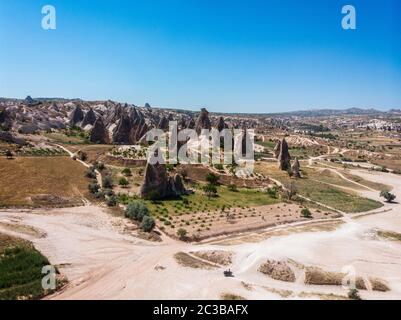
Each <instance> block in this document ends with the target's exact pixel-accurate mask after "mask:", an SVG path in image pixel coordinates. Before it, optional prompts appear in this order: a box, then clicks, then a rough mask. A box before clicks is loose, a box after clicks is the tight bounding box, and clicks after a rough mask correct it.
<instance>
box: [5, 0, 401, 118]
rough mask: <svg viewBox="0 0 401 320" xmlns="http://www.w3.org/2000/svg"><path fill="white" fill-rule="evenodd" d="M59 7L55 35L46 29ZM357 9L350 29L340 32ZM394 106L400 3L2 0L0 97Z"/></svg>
mask: <svg viewBox="0 0 401 320" xmlns="http://www.w3.org/2000/svg"><path fill="white" fill-rule="evenodd" d="M46 4H51V5H54V6H55V8H56V12H57V29H56V30H51V31H45V30H43V29H42V28H41V19H42V17H43V15H42V13H41V9H42V6H43V5H46ZM345 4H352V5H354V6H355V8H356V13H357V17H356V18H357V29H356V30H347V31H345V30H343V29H342V27H341V20H342V17H343V15H342V14H341V8H342V6H343V5H345ZM28 94H29V95H31V96H33V97H66V98H83V99H88V100H100V99H112V100H117V101H121V102H129V103H134V104H136V105H143V104H144V103H145V102H149V103H150V104H151V105H152V106H161V107H171V108H188V109H198V108H200V107H202V106H206V107H207V108H208V109H210V110H211V111H221V112H282V111H289V110H300V109H316V108H348V107H375V108H378V109H389V108H401V1H399V0H347V1H342V0H303V1H300V0H263V1H256V0H246V1H245V0H243V1H239V0H151V1H150V0H141V1H139V0H130V1H128V0H127V1H123V0H113V1H111V0H46V1H38V0H29V1H25V0H0V96H5V97H16V98H23V97H25V96H26V95H28Z"/></svg>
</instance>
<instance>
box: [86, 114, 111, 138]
mask: <svg viewBox="0 0 401 320" xmlns="http://www.w3.org/2000/svg"><path fill="white" fill-rule="evenodd" d="M89 140H90V142H93V143H101V144H108V143H110V139H109V133H108V131H107V129H106V127H105V125H104V123H103V120H102V118H101V117H99V118H97V120H96V121H95V123H94V125H93V128H92V130H91V133H90V137H89Z"/></svg>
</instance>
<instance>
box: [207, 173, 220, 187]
mask: <svg viewBox="0 0 401 320" xmlns="http://www.w3.org/2000/svg"><path fill="white" fill-rule="evenodd" d="M219 179H220V177H219V176H218V175H216V174H214V173H212V172H210V173H208V174H207V175H206V181H207V182H209V184H211V185H217V184H218V183H219Z"/></svg>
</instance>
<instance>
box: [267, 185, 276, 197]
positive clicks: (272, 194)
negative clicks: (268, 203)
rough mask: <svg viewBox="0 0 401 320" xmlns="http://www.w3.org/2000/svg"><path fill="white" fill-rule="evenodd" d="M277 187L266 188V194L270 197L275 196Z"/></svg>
mask: <svg viewBox="0 0 401 320" xmlns="http://www.w3.org/2000/svg"><path fill="white" fill-rule="evenodd" d="M277 192H278V190H277V187H271V188H268V189H267V194H268V195H269V196H270V197H272V198H277Z"/></svg>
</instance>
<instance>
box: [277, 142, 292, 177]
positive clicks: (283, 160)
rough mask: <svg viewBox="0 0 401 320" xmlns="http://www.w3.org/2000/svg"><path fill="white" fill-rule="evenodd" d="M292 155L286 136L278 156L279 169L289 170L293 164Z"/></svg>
mask: <svg viewBox="0 0 401 320" xmlns="http://www.w3.org/2000/svg"><path fill="white" fill-rule="evenodd" d="M290 160H291V156H290V153H289V151H288V144H287V141H285V138H283V140H281V143H280V154H279V156H278V163H279V169H280V170H284V171H287V170H288V169H289V168H290V166H291V161H290Z"/></svg>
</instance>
